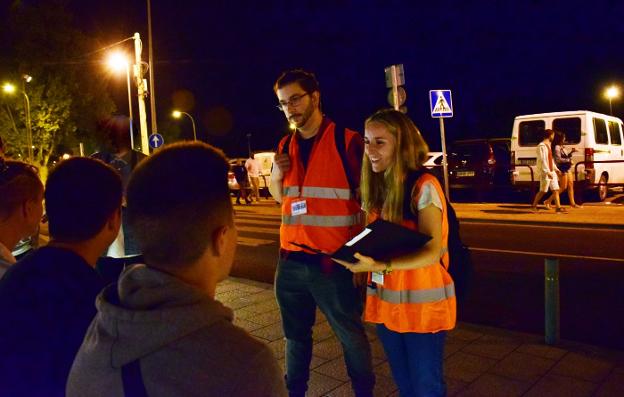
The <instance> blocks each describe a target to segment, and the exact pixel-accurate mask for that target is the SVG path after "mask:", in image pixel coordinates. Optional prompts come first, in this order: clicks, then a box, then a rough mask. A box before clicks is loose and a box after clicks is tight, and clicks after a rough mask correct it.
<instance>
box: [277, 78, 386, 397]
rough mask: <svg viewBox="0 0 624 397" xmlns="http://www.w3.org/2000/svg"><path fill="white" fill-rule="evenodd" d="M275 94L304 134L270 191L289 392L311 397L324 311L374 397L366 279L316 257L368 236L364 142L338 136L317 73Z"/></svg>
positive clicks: (282, 157)
mask: <svg viewBox="0 0 624 397" xmlns="http://www.w3.org/2000/svg"><path fill="white" fill-rule="evenodd" d="M273 88H274V91H275V94H276V96H277V99H278V101H279V105H278V106H279V108H280V110H281V111H283V113H284V116H286V119H288V121H289V122H291V123H294V124H295V125H296V127H297V131H296V132H295V133H293V134H292V136H290V137H284V138H283V139H282V140H281V141H280V143H279V154H277V155H276V156H275V162H274V164H273V165H274V167H273V171H272V174H271V184H270V189H271V194H272V195H273V197H274V198H275V199H276V201H278V202H280V203H281V206H282V225H281V227H280V257H279V262H278V265H277V275H276V277H275V294H276V296H277V302H278V304H279V307H280V312H281V315H282V326H283V328H284V335H285V336H286V385H287V387H288V391H289V393H290V396H291V397H295V396H304V395H305V392H306V390H307V388H308V379H309V377H310V360H311V359H312V326H313V325H314V319H315V316H316V308H317V306H318V307H319V308H320V310H321V311H322V312H323V313H324V314H325V316H326V317H327V320H328V321H329V323H330V325H331V327H332V329H333V330H334V333H335V334H336V336H337V337H338V339H339V340H340V343H341V345H342V350H343V353H344V357H345V362H346V364H347V372H348V374H349V377H350V378H351V386H352V388H353V390H354V392H355V395H356V396H358V397H360V396H372V393H373V386H374V384H375V375H374V374H373V370H372V363H371V350H370V345H369V343H368V339H367V337H366V333H365V332H364V325H363V324H362V319H361V316H362V310H363V307H362V301H361V298H360V289H359V288H358V286H356V285H354V282H358V281H360V282H361V281H362V280H361V277H354V275H353V274H352V273H351V272H349V271H347V270H346V269H344V268H343V267H341V266H339V265H338V264H335V263H333V262H332V261H331V260H330V259H329V258H328V257H327V256H326V255H320V254H318V253H316V252H314V251H312V250H319V251H323V252H334V251H335V250H337V249H338V248H339V247H341V246H342V245H344V244H345V243H346V242H347V241H349V240H350V239H351V238H353V237H355V236H356V235H357V234H358V233H360V232H361V231H362V229H363V225H362V214H361V210H360V203H359V201H358V198H357V193H356V192H357V191H358V188H359V179H360V170H361V165H362V153H363V142H362V137H361V136H360V135H359V134H358V133H356V132H355V131H352V130H348V129H342V131H341V130H337V127H336V123H334V122H333V121H331V120H330V119H329V118H327V117H325V116H324V115H323V113H322V112H321V91H320V89H319V84H318V81H317V80H316V77H315V76H314V74H312V73H310V72H306V71H303V70H290V71H287V72H284V73H283V74H282V75H281V76H280V77H279V78H278V79H277V82H276V83H275V85H274V87H273ZM337 137H338V138H337ZM338 139H341V140H343V142H344V146H343V150H344V153H340V152H339V150H338V145H337V144H336V141H337V140H338ZM287 142H289V143H288V144H287ZM342 154H344V157H345V159H346V160H345V162H344V163H343V161H342ZM350 182H352V183H353V185H351V183H350ZM304 247H309V248H311V249H312V250H310V249H307V248H304ZM362 284H364V282H362Z"/></svg>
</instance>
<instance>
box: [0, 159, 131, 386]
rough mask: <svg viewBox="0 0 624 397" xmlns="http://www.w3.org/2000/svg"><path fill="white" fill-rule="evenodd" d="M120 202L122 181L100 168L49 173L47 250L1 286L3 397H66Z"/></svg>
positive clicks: (70, 165)
mask: <svg viewBox="0 0 624 397" xmlns="http://www.w3.org/2000/svg"><path fill="white" fill-rule="evenodd" d="M121 194H122V187H121V180H120V178H119V175H117V173H116V172H115V170H113V169H112V168H111V167H109V166H107V165H106V164H104V163H102V162H101V161H98V160H94V159H90V158H85V157H74V158H71V159H69V160H64V161H62V162H60V163H59V164H58V165H57V166H56V167H55V168H54V169H53V170H52V172H51V173H50V175H49V177H48V180H47V183H46V189H45V207H46V212H47V216H48V219H49V220H48V222H49V228H50V237H51V240H50V243H49V244H48V245H47V246H45V247H42V248H39V249H37V250H36V251H34V252H33V253H31V254H29V255H28V256H26V257H25V258H23V259H22V260H20V261H19V262H17V263H16V264H15V265H13V266H11V267H10V268H9V270H8V271H7V272H6V274H5V275H4V277H3V278H2V279H1V280H0V318H2V323H3V326H2V327H0V395H2V396H12V397H19V396H29V397H30V396H46V397H56V396H64V395H65V384H66V382H67V376H68V374H69V369H70V367H71V364H72V362H73V360H74V356H75V355H76V352H77V351H78V348H79V347H80V344H81V343H82V339H83V337H84V334H85V332H86V330H87V327H88V325H89V323H90V322H91V320H92V319H93V316H95V313H96V311H95V306H94V304H93V303H94V301H95V297H96V295H97V294H98V292H99V291H100V290H101V289H102V288H103V286H104V283H103V279H102V278H101V277H100V276H99V275H98V273H97V272H96V271H95V269H94V267H95V264H96V261H97V258H98V257H99V256H100V254H101V253H102V251H104V250H105V249H106V247H108V246H109V245H110V243H111V242H112V241H113V240H114V239H115V237H116V236H117V233H118V231H119V225H120V223H121V218H120V216H121V214H120V207H121ZM33 205H39V204H33ZM37 212H38V213H40V212H39V210H37ZM33 217H35V215H33Z"/></svg>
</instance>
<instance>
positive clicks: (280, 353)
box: [256, 337, 286, 360]
mask: <svg viewBox="0 0 624 397" xmlns="http://www.w3.org/2000/svg"><path fill="white" fill-rule="evenodd" d="M256 338H257V339H258V340H261V341H264V343H266V340H264V339H262V338H258V337H256ZM268 345H269V347H270V348H271V350H273V354H274V355H275V358H276V359H278V360H280V359H282V358H284V352H285V351H286V342H285V341H284V340H283V339H278V340H274V341H273V342H270V343H268Z"/></svg>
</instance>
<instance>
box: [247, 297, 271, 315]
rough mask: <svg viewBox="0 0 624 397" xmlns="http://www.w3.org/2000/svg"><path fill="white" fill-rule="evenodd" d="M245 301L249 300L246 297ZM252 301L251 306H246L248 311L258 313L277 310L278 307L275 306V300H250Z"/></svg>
mask: <svg viewBox="0 0 624 397" xmlns="http://www.w3.org/2000/svg"><path fill="white" fill-rule="evenodd" d="M247 301H249V299H248V298H247ZM252 303H254V304H253V306H249V307H247V309H248V310H250V311H253V312H256V313H258V314H262V313H266V312H272V311H275V310H279V307H278V306H277V302H276V301H275V300H272V299H270V300H265V301H262V302H260V303H255V302H252Z"/></svg>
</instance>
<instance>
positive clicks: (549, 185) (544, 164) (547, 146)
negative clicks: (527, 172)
mask: <svg viewBox="0 0 624 397" xmlns="http://www.w3.org/2000/svg"><path fill="white" fill-rule="evenodd" d="M554 138H555V131H553V130H544V133H543V135H542V141H541V142H540V143H539V145H537V148H536V154H537V165H536V167H535V168H536V169H537V176H538V178H539V181H540V186H539V191H538V192H537V193H536V194H535V198H534V199H533V204H532V205H531V209H532V210H533V212H537V204H538V203H539V202H540V200H541V199H542V197H544V195H545V194H546V193H548V191H549V190H550V191H551V192H552V195H553V197H554V200H555V205H556V206H557V208H556V211H557V212H562V213H567V211H566V209H565V208H563V207H562V206H561V201H560V199H559V178H558V175H559V174H560V173H561V171H559V169H558V168H557V166H556V165H555V162H554V161H553V154H552V150H551V143H552V141H553V139H554ZM544 205H545V206H546V209H550V204H549V203H548V202H544Z"/></svg>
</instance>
